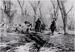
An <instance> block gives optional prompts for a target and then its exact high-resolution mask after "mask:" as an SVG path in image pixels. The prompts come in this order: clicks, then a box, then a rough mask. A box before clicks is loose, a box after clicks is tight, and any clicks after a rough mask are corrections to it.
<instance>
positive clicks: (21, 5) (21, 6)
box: [17, 0, 24, 16]
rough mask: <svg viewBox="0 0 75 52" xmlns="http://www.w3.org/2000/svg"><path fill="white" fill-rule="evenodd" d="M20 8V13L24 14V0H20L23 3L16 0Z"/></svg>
mask: <svg viewBox="0 0 75 52" xmlns="http://www.w3.org/2000/svg"><path fill="white" fill-rule="evenodd" d="M17 2H18V4H19V6H20V8H21V14H22V15H23V16H24V10H23V7H24V0H23V1H22V2H23V3H21V1H19V0H17Z"/></svg>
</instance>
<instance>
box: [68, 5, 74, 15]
mask: <svg viewBox="0 0 75 52" xmlns="http://www.w3.org/2000/svg"><path fill="white" fill-rule="evenodd" d="M72 8H73V5H72V7H71V8H70V10H69V11H68V12H67V14H68V13H69V12H70V11H71V10H72Z"/></svg>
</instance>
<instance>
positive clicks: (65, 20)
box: [57, 0, 73, 34]
mask: <svg viewBox="0 0 75 52" xmlns="http://www.w3.org/2000/svg"><path fill="white" fill-rule="evenodd" d="M57 3H58V6H59V9H60V11H61V15H62V20H63V24H64V34H66V33H67V31H66V27H67V14H68V13H69V12H70V11H71V10H72V8H73V6H72V7H71V9H70V10H69V11H68V12H66V10H65V6H64V1H61V0H57Z"/></svg>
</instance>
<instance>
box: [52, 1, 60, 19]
mask: <svg viewBox="0 0 75 52" xmlns="http://www.w3.org/2000/svg"><path fill="white" fill-rule="evenodd" d="M55 2H56V1H51V3H52V6H53V18H55V19H56V20H57V19H58V10H59V8H58V5H57V4H56V3H55Z"/></svg>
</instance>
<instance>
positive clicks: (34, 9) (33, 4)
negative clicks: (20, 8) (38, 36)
mask: <svg viewBox="0 0 75 52" xmlns="http://www.w3.org/2000/svg"><path fill="white" fill-rule="evenodd" d="M30 4H31V6H32V8H33V11H34V27H35V20H36V15H37V13H36V12H37V11H36V10H37V8H38V6H39V4H40V1H37V3H36V2H35V1H34V3H30Z"/></svg>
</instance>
